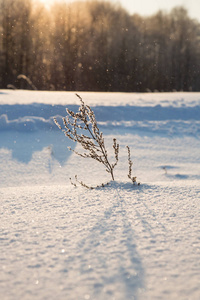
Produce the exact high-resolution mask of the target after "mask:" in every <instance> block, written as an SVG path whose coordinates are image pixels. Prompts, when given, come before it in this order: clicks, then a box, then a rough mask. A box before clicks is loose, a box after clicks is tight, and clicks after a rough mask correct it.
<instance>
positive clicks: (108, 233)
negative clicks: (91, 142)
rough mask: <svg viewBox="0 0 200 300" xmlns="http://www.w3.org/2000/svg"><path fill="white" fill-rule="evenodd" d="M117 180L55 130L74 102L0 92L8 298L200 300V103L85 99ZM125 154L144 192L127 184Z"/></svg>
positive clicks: (105, 96) (1, 211) (165, 97)
mask: <svg viewBox="0 0 200 300" xmlns="http://www.w3.org/2000/svg"><path fill="white" fill-rule="evenodd" d="M79 95H80V96H82V97H83V100H84V101H85V103H87V104H89V105H91V106H92V109H93V110H94V111H95V114H96V118H97V121H98V122H99V124H100V129H101V130H102V131H103V133H104V137H105V142H106V145H107V148H108V153H109V155H110V158H111V160H112V159H113V156H114V154H113V151H112V138H113V137H116V138H117V141H118V142H119V143H120V155H119V158H120V161H119V165H118V166H117V169H116V172H115V181H114V182H112V183H111V184H110V185H108V186H106V187H105V188H99V189H94V190H88V189H85V188H83V187H77V188H75V187H74V186H72V185H71V184H70V181H69V177H72V179H73V178H74V175H76V174H77V175H78V177H79V178H80V180H84V181H85V182H86V183H87V184H88V185H95V184H100V183H102V182H107V181H109V180H110V178H109V174H107V173H106V172H105V170H104V168H103V167H102V166H101V165H98V163H96V162H93V161H92V160H87V159H82V158H81V157H78V156H76V155H75V154H73V153H72V152H69V151H68V150H67V147H68V146H71V147H72V148H73V149H75V148H76V150H80V148H79V145H75V144H73V143H72V142H70V141H69V140H67V138H66V137H65V136H64V135H63V133H62V132H60V131H59V130H58V128H57V127H56V126H55V124H54V123H53V116H57V118H58V120H61V117H62V116H65V115H66V112H65V108H66V107H69V108H70V109H73V110H77V109H78V106H79V100H78V98H77V97H76V96H75V93H72V92H38V91H21V90H20V91H19V90H17V91H10V90H1V91H0V201H1V205H0V216H1V228H0V231H1V234H0V270H1V271H0V299H3V300H7V299H9V300H11V299H25V300H26V299H39V300H40V299H41V300H43V299H53V300H54V299H56V300H57V299H59V300H60V299H61V300H62V299H65V300H66V299H69V300H79V299H81V300H82V299H83V300H84V299H90V300H91V299H92V300H95V299H97V300H107V299H108V300H110V299H111V300H114V299H115V300H129V299H138V300H141V299H142V300H146V299H150V300H151V299H153V300H154V299H181V300H184V299H185V300H186V299H191V300H199V299H200V225H199V224H200V201H199V200H200V185H199V183H200V93H155V94H154V93H147V94H132V93H130V94H125V93H86V92H80V93H79ZM126 145H129V146H130V149H131V156H132V160H133V172H134V174H133V175H135V176H137V180H138V181H139V182H141V185H140V186H133V185H132V184H131V182H129V181H128V178H127V174H128V163H127V149H126Z"/></svg>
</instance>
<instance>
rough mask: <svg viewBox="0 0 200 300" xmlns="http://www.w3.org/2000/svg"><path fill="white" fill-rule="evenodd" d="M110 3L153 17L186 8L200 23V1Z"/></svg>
mask: <svg viewBox="0 0 200 300" xmlns="http://www.w3.org/2000/svg"><path fill="white" fill-rule="evenodd" d="M40 1H41V2H43V3H45V4H47V5H48V4H51V3H53V2H55V1H61V2H68V3H70V2H74V1H76V0H40ZM79 1H80V0H79ZM81 1H85V0H81ZM110 2H113V3H120V4H121V6H122V7H123V8H125V9H126V10H127V11H128V12H129V13H131V14H133V13H138V14H140V15H142V16H148V15H152V14H154V13H156V12H157V11H158V10H160V9H161V10H166V11H170V10H171V9H172V8H173V7H175V6H184V7H185V8H186V9H187V10H188V13H189V16H190V17H192V18H195V19H198V21H200V0H110Z"/></svg>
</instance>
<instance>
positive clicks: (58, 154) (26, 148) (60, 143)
mask: <svg viewBox="0 0 200 300" xmlns="http://www.w3.org/2000/svg"><path fill="white" fill-rule="evenodd" d="M69 146H70V147H71V148H72V149H74V147H75V143H74V142H72V141H71V140H69V139H67V138H66V137H65V136H64V134H63V133H62V132H58V131H45V130H40V131H35V132H29V133H28V134H27V133H26V132H18V131H12V130H10V131H6V132H4V131H0V149H1V148H6V149H9V150H11V151H12V157H13V159H16V160H17V161H19V162H22V163H25V164H28V163H29V162H30V161H31V159H32V155H33V153H34V152H36V151H42V150H43V149H44V148H48V149H49V157H52V158H54V159H56V160H57V161H58V162H59V163H60V165H64V163H65V162H66V161H67V159H69V157H70V155H71V151H69V150H68V149H67V147H69Z"/></svg>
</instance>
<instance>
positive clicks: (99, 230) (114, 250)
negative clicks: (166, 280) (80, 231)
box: [66, 187, 145, 299]
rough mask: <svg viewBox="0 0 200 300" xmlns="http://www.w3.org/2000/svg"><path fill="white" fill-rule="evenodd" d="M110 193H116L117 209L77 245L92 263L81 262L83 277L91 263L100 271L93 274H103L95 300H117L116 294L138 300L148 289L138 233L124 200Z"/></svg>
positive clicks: (97, 223) (96, 286)
mask: <svg viewBox="0 0 200 300" xmlns="http://www.w3.org/2000/svg"><path fill="white" fill-rule="evenodd" d="M107 189H108V190H107V191H108V192H109V194H110V193H112V194H113V193H114V202H113V205H112V206H111V207H109V208H108V209H106V210H105V212H104V216H103V217H102V218H100V219H99V220H98V221H97V222H96V224H95V225H94V226H93V227H92V228H91V229H90V233H89V235H88V236H87V237H86V238H83V239H82V240H81V241H80V242H79V243H78V245H77V248H78V249H80V251H81V252H83V253H84V255H85V256H86V257H89V258H90V261H88V260H87V259H85V261H84V262H82V261H81V262H80V273H81V274H84V273H85V272H87V266H88V263H91V265H92V267H94V268H96V269H94V270H93V269H91V270H90V271H91V272H92V271H93V272H97V271H98V272H100V273H101V276H100V278H99V282H95V283H94V286H93V291H92V292H93V294H94V299H96V298H98V299H109V298H108V297H110V298H112V297H115V292H116V293H120V292H121V294H123V295H120V297H121V298H120V299H137V298H138V291H139V289H141V288H143V287H144V276H145V272H144V267H143V265H142V259H141V257H140V255H139V253H138V251H137V241H136V236H135V232H134V230H133V228H132V225H131V223H130V221H129V219H128V215H127V212H126V203H125V201H124V199H123V197H121V196H120V195H119V193H118V191H117V192H116V189H113V188H112V187H111V188H107ZM119 232H120V233H119ZM119 234H120V236H119ZM93 260H95V265H94V266H93V263H94V261H93ZM72 261H73V259H72ZM66 263H68V264H69V263H70V262H69V261H67V262H66ZM91 272H90V277H92V273H91ZM119 285H120V287H119ZM112 287H113V289H114V290H113V289H112ZM118 288H119V289H120V291H118V290H117V289H118ZM99 296H100V297H99ZM122 296H123V298H122Z"/></svg>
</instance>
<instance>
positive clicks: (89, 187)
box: [70, 175, 109, 190]
mask: <svg viewBox="0 0 200 300" xmlns="http://www.w3.org/2000/svg"><path fill="white" fill-rule="evenodd" d="M75 181H76V183H74V182H73V181H72V179H71V178H70V182H71V184H72V185H73V186H75V187H77V183H79V184H80V185H82V186H83V187H85V188H87V189H89V190H93V189H96V188H102V187H105V186H107V185H109V182H106V183H102V184H101V185H96V186H95V187H94V186H89V185H87V184H85V183H84V182H83V181H79V180H78V176H77V175H75Z"/></svg>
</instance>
